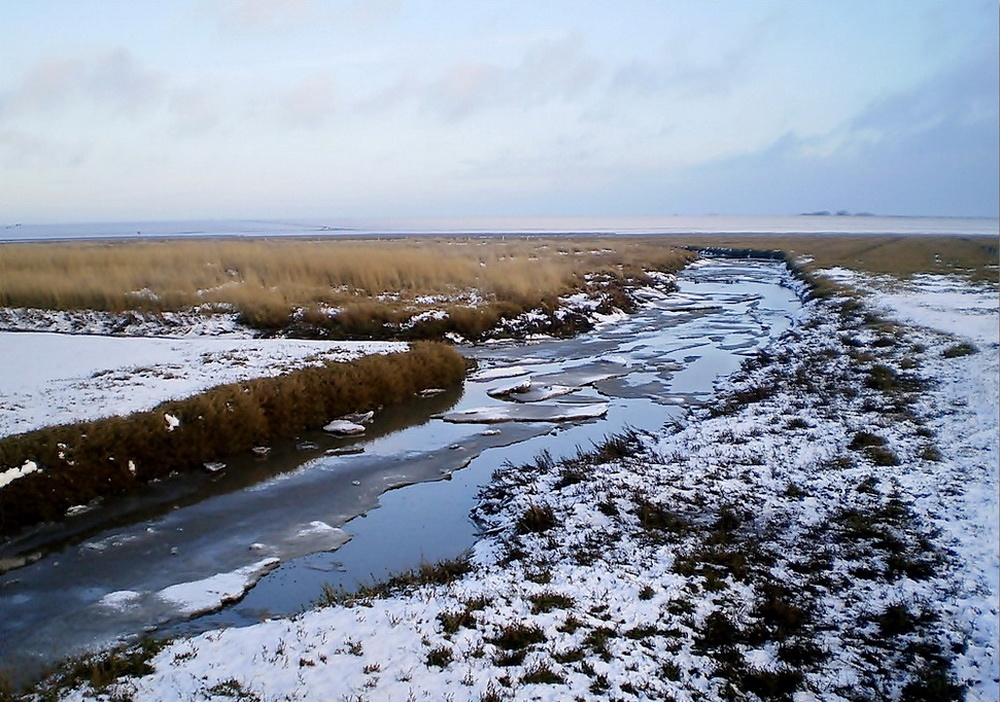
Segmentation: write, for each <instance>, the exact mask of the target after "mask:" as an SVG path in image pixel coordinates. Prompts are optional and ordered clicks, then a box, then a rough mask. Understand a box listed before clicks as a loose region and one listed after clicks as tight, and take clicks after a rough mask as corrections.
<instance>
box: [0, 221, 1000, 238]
mask: <svg viewBox="0 0 1000 702" xmlns="http://www.w3.org/2000/svg"><path fill="white" fill-rule="evenodd" d="M691 234H698V235H705V234H727V235H732V234H762V235H763V234H772V235H773V234H852V235H864V234H870V235H877V234H882V235H961V236H998V235H1000V221H998V220H996V219H985V218H973V217H882V216H874V215H815V214H814V215H795V216H771V217H764V216H731V215H707V216H681V215H675V216H661V217H469V218H420V219H402V218H397V219H346V218H339V219H338V218H330V219H289V220H250V219H246V220H243V219H233V220H190V221H150V222H108V223H66V224H19V223H11V224H4V225H0V242H12V241H60V240H62V241H65V240H78V239H176V238H204V237H267V238H274V237H304V238H317V237H398V236H411V235H428V236H433V235H440V236H460V235H470V236H489V235H514V236H521V235H602V236H640V235H647V236H649V235H667V236H669V235H676V236H682V235H691Z"/></svg>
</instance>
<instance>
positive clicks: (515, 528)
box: [7, 267, 1000, 702]
mask: <svg viewBox="0 0 1000 702" xmlns="http://www.w3.org/2000/svg"><path fill="white" fill-rule="evenodd" d="M819 275H822V276H823V278H824V279H825V280H827V281H831V282H836V283H839V284H841V285H844V286H846V287H845V288H844V289H843V291H842V292H840V293H838V294H834V295H829V296H825V297H814V298H813V299H811V300H810V301H809V302H808V303H807V304H806V316H805V319H804V320H803V321H802V322H801V323H800V324H799V325H798V326H796V327H795V328H793V329H792V330H791V331H789V332H788V333H786V334H785V335H784V336H783V337H782V338H781V339H780V341H779V342H778V343H777V344H775V345H774V346H773V347H771V348H768V349H767V350H765V351H763V352H761V353H759V354H758V355H757V356H756V357H755V358H753V359H751V360H750V361H748V362H747V363H745V364H744V366H743V367H742V369H741V370H740V371H738V372H737V373H736V374H734V375H733V376H731V377H729V378H725V379H722V380H720V381H719V383H718V384H717V395H716V397H715V399H714V400H713V401H712V402H710V403H708V404H707V405H706V406H703V407H700V408H698V409H695V410H693V411H692V412H691V413H690V414H689V415H688V416H687V418H686V420H685V422H684V423H683V424H682V425H678V426H675V427H674V428H672V429H671V430H669V431H665V432H663V433H659V434H640V433H632V434H629V435H625V436H619V437H609V438H608V440H607V441H606V442H605V443H604V444H602V445H600V446H597V447H593V450H592V451H589V452H581V453H580V455H579V456H577V457H576V458H573V459H568V460H562V461H555V460H552V459H550V458H549V457H547V456H545V455H542V456H539V457H538V458H537V459H536V460H535V461H534V462H533V463H531V464H529V465H525V466H507V467H505V468H503V469H501V470H499V471H498V472H497V473H496V474H495V476H494V478H493V480H492V482H491V483H490V484H489V485H488V486H487V487H486V488H485V489H484V490H483V492H482V495H481V498H480V501H479V504H478V506H477V508H476V513H475V516H476V518H477V519H478V520H479V522H480V523H481V524H482V525H483V537H482V538H481V540H480V541H479V542H478V543H477V545H476V546H475V548H474V549H473V552H472V553H471V554H469V556H468V557H467V558H462V559H459V560H457V561H454V562H446V563H440V564H433V565H427V566H426V567H423V568H421V569H419V570H417V571H415V572H413V573H410V574H403V575H401V576H400V577H398V578H397V579H395V580H393V581H391V582H389V583H386V584H385V585H384V586H380V587H376V588H371V589H367V590H364V591H361V592H353V593H344V592H336V591H328V592H326V593H317V600H318V601H319V602H320V606H318V607H317V608H316V609H315V610H313V611H308V612H305V613H303V614H301V615H299V616H297V617H294V618H290V619H280V620H273V621H268V622H264V623H261V624H259V625H256V626H252V627H248V628H240V629H229V630H220V631H213V632H208V633H205V634H202V635H200V636H197V637H193V638H183V639H178V640H175V641H172V642H168V643H163V642H156V643H150V642H147V643H144V644H142V645H140V646H139V647H138V648H134V649H127V650H123V651H118V652H115V653H113V654H111V655H105V656H98V657H95V658H89V659H83V660H78V661H74V662H71V663H69V664H67V666H66V668H65V669H64V670H63V671H62V673H60V674H58V675H56V676H55V677H53V678H50V679H49V680H47V681H46V682H44V683H42V684H40V685H39V686H38V687H36V688H35V690H34V691H33V692H31V693H29V694H32V695H34V696H35V697H36V698H37V699H67V700H84V699H108V700H110V699H132V700H162V699H184V700H187V699H191V700H227V699H243V700H261V701H263V700H268V701H270V700H311V699H333V700H340V699H344V700H421V699H426V700H455V701H456V702H457V701H458V700H506V699H511V700H566V699H569V700H573V699H583V700H590V699H594V700H618V699H621V700H633V699H635V700H638V699H664V700H668V699H672V700H712V699H748V700H753V699H794V700H802V701H805V700H812V699H822V700H882V699H893V700H897V699H898V700H903V699H925V700H938V699H956V700H957V699H968V700H993V699H996V697H997V695H998V693H1000V670H998V659H997V636H998V602H997V598H998V593H1000V584H998V579H1000V578H998V573H1000V554H998V542H1000V527H998V522H1000V517H998V497H997V492H998V478H997V467H998V461H1000V456H998V392H1000V391H998V387H997V379H998V373H1000V368H998V354H1000V351H998V329H1000V326H998V325H1000V319H998V311H1000V310H998V308H1000V304H998V298H997V289H996V285H995V282H994V283H993V284H992V285H989V284H984V283H971V282H969V281H968V280H967V279H966V278H965V277H962V276H959V275H957V274H953V275H941V274H935V275H918V276H914V277H911V278H908V279H905V280H901V279H899V278H894V277H877V276H873V275H870V274H865V273H859V272H857V271H855V270H850V269H848V268H845V267H840V268H830V269H826V270H824V271H821V272H820V273H819ZM852 291H854V292H852ZM803 293H804V294H805V293H806V289H805V287H803ZM26 338H27V337H26ZM239 343H251V342H246V341H241V342H239ZM367 350H378V351H386V350H388V348H385V347H378V348H374V347H373V348H369V349H367ZM306 355H308V354H306ZM137 375H141V374H137ZM46 382H47V383H49V384H48V385H46V387H48V388H51V387H53V385H52V384H53V383H56V384H58V382H59V381H58V380H57V379H55V378H50V379H48V380H47V381H46ZM63 386H64V387H65V388H68V389H69V394H70V395H72V388H73V385H72V383H63ZM137 387H138V386H137ZM142 392H143V393H145V392H147V391H146V390H143V391H142ZM29 394H30V393H29ZM20 404H21V405H23V406H24V407H25V408H27V407H28V406H30V402H21V403H20ZM27 414H28V412H27V409H25V416H27ZM17 421H18V420H8V425H7V426H11V427H17V426H18V424H17V423H16V422H17ZM25 421H29V420H25ZM30 421H34V422H36V423H37V421H38V420H34V419H32V420H30ZM14 430H15V431H16V430H17V429H14ZM14 469H17V467H14ZM19 477H20V476H13V475H12V476H11V477H10V480H11V481H13V480H17V479H19ZM108 606H118V607H128V606H129V597H128V593H121V596H120V597H117V598H109V599H108ZM10 695H11V696H13V692H11V693H10Z"/></svg>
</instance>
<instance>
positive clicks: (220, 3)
mask: <svg viewBox="0 0 1000 702" xmlns="http://www.w3.org/2000/svg"><path fill="white" fill-rule="evenodd" d="M202 9H203V11H205V12H208V13H211V14H212V15H214V16H215V17H216V19H217V21H218V22H219V26H220V27H221V28H222V29H224V30H226V31H229V32H233V33H237V34H242V33H246V32H261V31H263V32H267V31H275V30H284V29H289V28H292V27H295V26H297V25H300V24H303V23H305V22H306V21H307V20H308V19H309V17H310V15H311V13H312V12H313V10H314V9H315V3H314V2H313V0H212V1H211V2H204V3H202Z"/></svg>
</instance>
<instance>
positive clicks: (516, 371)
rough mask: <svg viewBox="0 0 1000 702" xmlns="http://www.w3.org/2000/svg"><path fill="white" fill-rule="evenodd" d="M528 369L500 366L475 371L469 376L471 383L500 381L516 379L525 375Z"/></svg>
mask: <svg viewBox="0 0 1000 702" xmlns="http://www.w3.org/2000/svg"><path fill="white" fill-rule="evenodd" d="M527 374H528V369H527V368H525V367H524V366H501V367H499V368H486V369H483V370H480V371H476V372H475V373H473V374H472V375H470V376H469V380H472V381H476V382H478V381H484V380H500V379H502V378H516V377H517V376H519V375H527Z"/></svg>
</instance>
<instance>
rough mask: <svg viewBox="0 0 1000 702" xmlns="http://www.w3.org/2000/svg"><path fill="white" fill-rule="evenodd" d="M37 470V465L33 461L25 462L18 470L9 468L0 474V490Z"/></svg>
mask: <svg viewBox="0 0 1000 702" xmlns="http://www.w3.org/2000/svg"><path fill="white" fill-rule="evenodd" d="M36 470H38V464H37V463H35V462H34V461H25V462H24V465H23V466H21V467H20V468H11V469H10V470H5V471H3V472H2V473H0V488H2V487H5V486H7V485H10V484H11V483H12V482H14V481H15V480H17V479H18V478H23V477H24V476H26V475H30V474H31V473H34V472H35V471H36Z"/></svg>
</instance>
